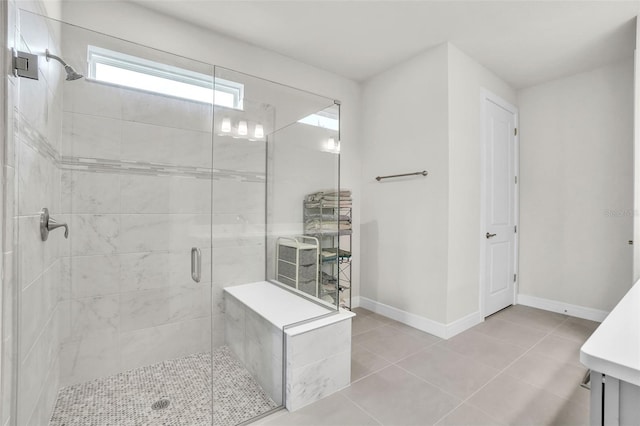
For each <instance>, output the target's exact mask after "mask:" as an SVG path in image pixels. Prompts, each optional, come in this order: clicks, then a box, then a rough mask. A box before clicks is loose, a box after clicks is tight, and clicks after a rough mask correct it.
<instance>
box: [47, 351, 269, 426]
mask: <svg viewBox="0 0 640 426" xmlns="http://www.w3.org/2000/svg"><path fill="white" fill-rule="evenodd" d="M211 364H212V363H211V353H209V352H203V353H197V354H193V355H188V356H185V357H182V358H178V359H174V360H169V361H164V362H160V363H157V364H153V365H149V366H146V367H140V368H136V369H133V370H129V371H125V372H123V373H119V374H115V375H112V376H109V377H104V378H101V379H96V380H92V381H89V382H84V383H79V384H76V385H72V386H68V387H65V388H62V389H60V391H59V392H58V398H57V401H56V405H55V408H54V411H53V415H52V416H51V420H50V422H49V426H76V425H77V426H104V425H118V426H128V425H167V426H187V425H188V426H211V425H212V424H213V425H216V426H217V425H220V426H231V425H236V424H239V423H242V422H245V421H247V420H250V419H252V418H254V417H257V416H259V415H261V414H263V413H265V412H267V411H269V410H272V409H274V408H277V406H278V405H277V404H276V403H275V402H274V401H273V400H272V399H271V398H269V396H267V394H266V393H265V392H264V391H263V390H262V388H261V387H260V385H258V383H257V382H256V381H255V380H254V379H253V377H252V376H251V374H250V373H249V372H248V371H247V370H246V369H245V368H244V367H243V366H242V364H241V363H240V362H239V361H238V360H237V359H236V358H235V357H234V355H233V354H232V353H231V351H230V350H229V349H228V348H227V347H226V346H223V347H221V348H218V349H216V350H215V351H214V352H213V375H212V373H211ZM212 383H213V389H212V385H211V384H212ZM212 401H213V403H212Z"/></svg>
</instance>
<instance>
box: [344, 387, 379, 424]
mask: <svg viewBox="0 0 640 426" xmlns="http://www.w3.org/2000/svg"><path fill="white" fill-rule="evenodd" d="M340 394H341V395H342V396H343V397H344V398H346V399H347V400H348V401H350V402H351V403H352V404H353V405H355V406H356V407H358V408H359V409H360V410H362V411H363V412H364V413H365V414H366V415H368V416H369V417H371V418H372V419H373V420H375V421H376V422H377V423H378V424H379V425H380V426H384V423H383V422H381V421H380V420H378V418H377V417H376V416H374V415H373V414H371V413H370V412H369V411H367V410H366V409H365V408H364V407H362V406H361V405H360V404H358V403H357V402H355V401H354V400H353V399H351V398H349V395H347V394H346V393H344V392H340Z"/></svg>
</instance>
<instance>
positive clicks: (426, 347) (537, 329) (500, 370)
mask: <svg viewBox="0 0 640 426" xmlns="http://www.w3.org/2000/svg"><path fill="white" fill-rule="evenodd" d="M570 318H571V317H570V316H565V318H563V319H562V321H560V322H559V323H558V324H557V325H556V326H554V327H553V328H550V329H548V330H542V329H540V328H535V327H531V326H527V325H523V324H520V323H517V322H514V321H508V320H503V319H499V318H496V319H499V320H500V321H503V322H506V323H509V324H514V325H517V326H520V327H524V328H528V329H531V330H535V331H540V332H543V333H545V334H544V335H543V336H542V337H541V338H540V339H538V340H537V341H535V343H533V345H531V346H529V347H528V348H523V347H522V346H519V345H515V344H513V343H512V342H511V341H508V340H504V339H499V338H496V337H494V336H491V335H489V334H484V333H480V332H476V333H477V334H480V335H482V336H483V337H489V338H491V339H495V340H497V341H500V342H506V343H509V344H511V345H514V346H516V347H519V348H523V349H526V350H525V351H524V352H523V353H522V354H521V355H519V356H517V357H516V358H515V359H514V360H513V361H511V362H510V363H509V364H507V365H506V366H505V367H504V368H502V369H496V370H498V372H497V373H496V375H495V376H493V377H492V378H491V379H489V380H488V381H487V383H485V384H484V385H482V386H481V387H480V388H478V389H477V390H476V391H475V392H473V393H471V394H470V395H469V396H468V397H466V398H462V399H461V402H460V403H459V404H458V405H457V406H455V407H454V408H453V409H452V410H450V411H449V412H447V413H446V414H445V415H444V416H442V417H441V418H440V419H438V420H437V422H436V424H437V423H440V422H441V421H442V420H444V419H445V418H446V417H447V416H448V415H450V414H451V413H452V412H454V411H455V410H456V409H458V408H460V407H461V406H462V405H464V404H467V403H469V400H470V399H471V398H473V397H474V396H475V395H476V394H478V393H479V392H480V391H482V389H484V388H486V386H488V385H489V384H490V383H492V382H493V381H494V380H495V379H496V378H497V377H498V376H500V375H502V374H505V373H506V370H508V369H509V368H510V367H511V366H512V365H514V364H515V363H516V362H518V361H519V360H520V359H522V358H523V357H524V356H525V355H527V354H529V353H530V352H531V351H532V350H533V348H535V347H536V346H537V345H538V344H539V343H541V342H542V341H543V340H544V339H546V338H547V337H549V336H551V335H553V333H554V332H555V331H556V330H558V329H559V328H560V327H561V326H562V325H563V324H565V323H567V322H569V320H570ZM387 325H388V326H390V327H393V328H396V329H397V330H398V331H400V332H402V333H403V334H405V335H409V334H408V333H405V332H403V330H401V329H400V328H397V327H394V326H393V325H392V324H387V323H383V324H382V325H380V326H377V327H374V328H372V329H371V330H374V329H376V328H381V327H384V326H387ZM472 329H473V327H472V328H470V329H469V330H472ZM371 330H369V331H371ZM419 331H421V330H419ZM425 334H429V333H425ZM554 337H559V338H562V339H563V340H568V341H572V342H573V340H572V339H568V338H565V337H563V336H555V335H554ZM446 341H447V340H441V341H436V342H433V343H431V344H429V345H427V346H425V347H424V348H421V349H420V350H418V351H416V352H414V353H412V354H409V355H407V356H405V357H404V358H401V359H400V360H398V361H395V362H391V361H389V360H388V359H387V358H384V357H382V356H381V355H378V354H376V353H374V352H372V351H370V350H368V349H366V348H364V347H362V346H360V347H361V348H362V349H365V350H367V351H368V352H370V353H372V354H374V355H377V356H379V357H381V358H382V359H384V360H385V361H387V362H391V365H393V366H396V367H398V368H400V369H401V370H403V371H405V372H406V373H408V374H410V375H412V376H413V377H416V378H417V379H419V380H421V381H423V382H425V383H427V384H429V385H431V386H434V387H435V388H436V389H438V390H440V391H441V392H443V393H445V394H447V395H450V396H453V397H454V398H456V399H460V397H459V396H456V395H453V394H451V393H450V392H448V391H446V390H444V389H442V388H441V387H440V386H437V385H435V384H434V383H431V382H429V381H428V380H426V379H424V378H422V377H420V376H418V375H416V374H414V373H412V372H411V371H409V370H407V369H405V368H403V367H402V366H400V365H398V363H399V362H402V361H404V360H406V359H407V358H409V357H411V356H415V355H417V354H418V353H420V352H422V351H425V350H427V349H428V348H430V347H432V346H435V345H440V346H441V347H443V348H444V349H447V348H446V347H444V346H442V344H443V343H444V342H446ZM449 350H450V349H449ZM456 353H457V352H456ZM459 355H461V356H463V357H466V358H468V359H473V358H472V357H470V356H468V355H465V354H459ZM475 361H476V362H480V361H477V360H475ZM481 364H484V363H481ZM485 365H487V364H485ZM388 367H389V366H386V367H383V368H381V369H379V370H377V371H375V372H372V373H370V374H368V375H367V376H364V377H362V378H360V379H358V380H356V382H357V381H360V380H362V379H364V378H365V377H369V376H371V375H373V374H376V373H378V372H380V371H382V370H384V369H386V368H388ZM490 367H492V368H495V367H494V366H490ZM509 376H510V377H512V378H514V379H515V380H518V381H521V382H522V383H525V384H527V385H530V386H533V387H534V388H537V389H540V390H542V391H544V392H548V391H545V390H544V389H542V388H540V387H538V386H536V385H533V384H531V383H528V382H526V381H524V380H520V379H518V378H515V377H513V376H511V375H509ZM548 393H549V394H550V395H552V396H555V397H558V398H560V399H562V400H565V401H568V402H570V403H571V402H572V401H571V400H569V399H567V398H564V397H561V396H559V395H556V394H554V393H551V392H548ZM350 400H351V399H350ZM352 402H353V401H352ZM354 404H355V402H354ZM356 405H357V404H356ZM469 405H470V406H471V407H473V408H474V409H477V410H479V411H481V412H482V413H484V414H486V415H487V416H488V417H490V418H491V419H494V420H498V419H495V418H494V417H493V415H490V414H489V413H486V412H485V411H484V410H483V409H481V408H479V407H476V406H475V405H473V404H471V403H469ZM365 411H366V410H365ZM498 421H499V420H498Z"/></svg>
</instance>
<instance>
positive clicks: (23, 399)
mask: <svg viewBox="0 0 640 426" xmlns="http://www.w3.org/2000/svg"><path fill="white" fill-rule="evenodd" d="M20 7H21V8H25V9H26V10H30V11H33V12H36V13H41V14H42V13H44V8H43V5H42V4H41V3H39V2H21V3H20ZM8 27H9V31H8V34H9V39H8V45H9V47H14V48H16V49H17V50H22V51H30V52H32V53H35V54H41V53H42V52H44V50H45V49H47V48H48V49H51V50H52V51H59V46H60V43H59V42H60V37H59V36H60V32H59V27H58V26H57V25H55V24H53V23H52V22H48V21H47V20H46V19H45V18H41V17H39V16H37V15H34V14H31V13H29V12H28V11H20V10H19V9H18V7H17V4H16V3H15V2H13V1H12V2H9V3H8ZM61 72H63V70H62V68H61V67H58V66H50V64H49V63H47V62H46V60H44V59H43V58H42V57H40V61H39V80H27V79H17V78H14V77H13V76H9V77H7V78H8V83H7V88H8V93H7V97H6V99H7V111H8V118H9V122H8V123H9V126H7V132H8V135H7V139H6V140H7V144H6V146H5V147H4V152H5V159H4V164H3V173H4V185H5V187H4V191H5V196H6V198H5V200H6V202H5V203H3V207H4V215H5V217H6V220H5V222H4V226H5V228H4V230H3V235H4V236H5V237H6V238H5V241H4V242H5V245H4V253H3V263H4V268H3V273H4V276H3V289H2V291H3V329H2V333H3V349H2V350H3V354H2V355H3V356H2V373H3V374H2V394H3V398H2V422H3V423H2V424H35V425H37V424H46V422H47V421H48V416H49V414H50V412H51V409H52V408H53V404H54V402H55V396H56V394H57V390H58V387H59V367H58V366H59V363H60V358H59V352H60V347H61V342H62V340H63V339H64V334H65V333H66V327H65V310H64V308H63V305H62V300H63V298H64V294H65V285H64V284H65V283H64V281H63V279H62V262H61V258H62V256H63V254H64V253H65V250H66V249H67V246H66V245H65V244H64V241H63V239H61V238H59V237H60V236H61V235H53V236H52V238H51V239H50V241H48V242H47V243H44V242H42V241H41V239H40V235H39V228H38V222H39V212H40V210H41V209H42V207H48V208H49V209H50V211H51V213H52V215H54V217H57V218H62V217H61V216H60V210H61V209H60V175H61V173H60V169H59V167H58V162H57V158H58V157H59V149H60V136H61V128H62V120H61V115H62V81H63V79H62V75H61ZM56 237H58V238H56ZM16 326H19V329H18V334H20V339H17V334H16V333H15V332H14V327H16ZM17 341H19V342H20V344H19V345H17V344H16V342H17ZM15 354H17V358H16V357H15V356H14V355H15ZM16 370H17V371H18V373H19V374H18V376H17V382H13V378H12V373H13V372H15V371H16ZM16 386H17V391H18V392H17V394H16V392H15V387H16ZM15 398H17V401H18V403H17V411H15V412H12V405H13V402H14V401H13V399H15ZM13 416H15V418H14V417H13Z"/></svg>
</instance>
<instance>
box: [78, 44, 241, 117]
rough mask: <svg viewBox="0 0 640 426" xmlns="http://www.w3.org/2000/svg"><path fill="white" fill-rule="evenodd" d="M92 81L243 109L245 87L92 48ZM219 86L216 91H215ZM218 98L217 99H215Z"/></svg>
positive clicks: (90, 48)
mask: <svg viewBox="0 0 640 426" xmlns="http://www.w3.org/2000/svg"><path fill="white" fill-rule="evenodd" d="M88 61H89V78H90V79H93V80H96V81H101V82H104V83H111V84H117V85H119V86H125V87H131V88H134V89H139V90H144V91H147V92H153V93H160V94H163V95H168V96H174V97H176V98H182V99H189V100H193V101H197V102H203V103H208V104H211V103H214V99H215V104H216V105H219V106H224V107H228V108H234V109H242V99H243V98H244V85H243V84H241V83H236V82H234V81H229V80H223V79H221V78H216V79H215V85H214V81H213V78H212V76H210V75H205V74H200V73H197V72H193V71H189V70H185V69H182V68H178V67H174V66H171V65H166V64H161V63H159V62H153V61H149V60H146V59H142V58H138V57H135V56H131V55H127V54H124V53H120V52H115V51H113V50H107V49H103V48H101V47H96V46H89V51H88ZM214 86H215V87H214ZM214 96H215V98H214Z"/></svg>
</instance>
